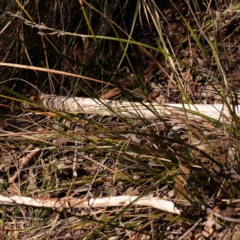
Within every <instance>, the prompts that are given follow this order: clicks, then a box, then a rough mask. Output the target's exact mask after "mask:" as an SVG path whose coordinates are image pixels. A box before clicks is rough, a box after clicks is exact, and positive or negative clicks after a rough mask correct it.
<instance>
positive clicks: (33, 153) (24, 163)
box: [8, 148, 40, 184]
mask: <svg viewBox="0 0 240 240" xmlns="http://www.w3.org/2000/svg"><path fill="white" fill-rule="evenodd" d="M39 152H40V148H35V149H34V150H32V151H31V152H30V153H28V154H27V155H26V156H24V157H23V158H22V159H21V160H20V167H19V169H17V171H16V172H15V173H14V175H13V176H12V177H10V178H9V180H8V183H9V184H11V183H13V182H14V181H15V180H16V179H17V177H18V176H19V175H20V172H21V170H23V169H24V168H25V167H26V166H27V164H28V163H29V161H30V160H31V159H32V158H33V157H34V156H36V154H38V153H39Z"/></svg>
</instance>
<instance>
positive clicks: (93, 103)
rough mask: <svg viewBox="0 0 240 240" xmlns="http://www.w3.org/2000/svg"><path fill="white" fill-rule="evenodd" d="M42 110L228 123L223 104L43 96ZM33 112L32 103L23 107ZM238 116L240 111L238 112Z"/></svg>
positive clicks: (41, 98) (226, 112)
mask: <svg viewBox="0 0 240 240" xmlns="http://www.w3.org/2000/svg"><path fill="white" fill-rule="evenodd" d="M39 98H40V102H41V106H42V107H43V108H45V109H49V110H53V111H61V112H64V113H72V114H99V115H102V116H119V117H127V118H145V119H151V118H154V119H156V118H161V117H163V116H167V115H173V116H178V117H179V116H184V117H188V118H213V119H216V120H221V121H223V119H225V120H226V119H228V120H229V111H228V108H227V106H225V105H223V104H213V105H204V104H195V105H190V104H164V105H160V104H158V103H137V102H127V101H116V100H99V99H94V98H82V97H63V96H53V95H48V94H41V95H40V96H39ZM23 106H24V107H25V108H30V107H31V105H29V103H24V104H23ZM235 111H236V113H237V114H238V115H239V111H238V108H237V107H236V109H235Z"/></svg>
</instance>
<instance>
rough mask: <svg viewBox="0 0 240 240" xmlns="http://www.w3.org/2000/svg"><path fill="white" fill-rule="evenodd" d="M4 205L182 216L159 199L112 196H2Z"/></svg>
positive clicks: (167, 203)
mask: <svg viewBox="0 0 240 240" xmlns="http://www.w3.org/2000/svg"><path fill="white" fill-rule="evenodd" d="M0 204H2V205H14V206H16V205H24V206H31V207H40V208H49V209H53V210H58V211H62V210H64V209H65V210H68V209H78V208H106V207H126V206H128V205H130V204H131V205H134V206H135V205H137V206H146V207H152V208H157V209H160V210H162V211H166V212H171V213H174V214H180V210H179V209H178V208H176V207H175V205H174V203H173V202H171V201H168V200H164V199H160V198H157V197H141V198H140V197H139V196H112V197H105V198H91V199H89V200H86V199H83V198H80V199H77V198H70V197H69V198H68V197H66V198H31V197H22V196H4V195H0Z"/></svg>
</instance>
